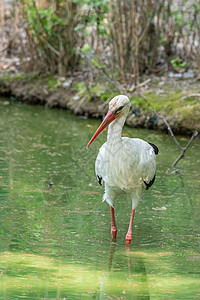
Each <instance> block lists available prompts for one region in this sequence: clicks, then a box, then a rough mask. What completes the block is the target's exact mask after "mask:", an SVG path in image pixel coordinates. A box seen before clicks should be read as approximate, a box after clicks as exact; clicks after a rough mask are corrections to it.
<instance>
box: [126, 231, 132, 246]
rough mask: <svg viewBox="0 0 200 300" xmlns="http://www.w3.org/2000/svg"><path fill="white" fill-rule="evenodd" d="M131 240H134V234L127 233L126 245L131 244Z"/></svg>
mask: <svg viewBox="0 0 200 300" xmlns="http://www.w3.org/2000/svg"><path fill="white" fill-rule="evenodd" d="M131 240H132V234H130V233H127V235H126V244H130V243H131Z"/></svg>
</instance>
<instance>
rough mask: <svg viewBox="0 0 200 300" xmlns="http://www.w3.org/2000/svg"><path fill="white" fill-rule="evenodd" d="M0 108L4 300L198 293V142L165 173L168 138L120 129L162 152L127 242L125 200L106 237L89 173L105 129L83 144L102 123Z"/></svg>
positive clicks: (106, 223)
mask: <svg viewBox="0 0 200 300" xmlns="http://www.w3.org/2000/svg"><path fill="white" fill-rule="evenodd" d="M0 110H1V118H0V128H1V131H0V220H1V224H0V239H1V243H0V279H1V280H0V299H21V298H24V299H37V298H38V299H50V298H52V299H106V300H107V299H198V298H199V295H200V291H199V286H200V281H199V269H200V265H199V262H200V256H199V244H198V243H199V209H198V208H199V188H200V184H199V168H200V166H199V164H200V160H199V146H200V142H199V140H195V141H194V142H193V144H192V145H191V148H190V149H188V154H187V156H186V158H185V159H184V160H183V161H182V162H181V163H180V174H178V175H173V176H167V175H166V173H165V171H166V170H167V168H168V166H169V165H170V164H171V163H172V162H173V160H174V159H175V158H176V157H177V156H178V154H179V151H178V150H177V149H176V146H174V144H173V141H172V140H171V138H170V137H168V136H166V135H163V134H161V133H157V132H156V133H155V132H153V131H148V130H139V129H130V128H127V127H125V128H124V136H129V137H134V136H135V137H140V138H144V139H146V140H148V141H151V142H154V143H155V144H157V145H158V147H159V149H160V152H159V155H158V158H157V162H158V167H157V178H156V182H155V184H154V186H153V187H152V189H151V190H149V191H148V192H147V193H144V195H143V198H142V201H141V202H140V204H139V206H138V209H137V211H136V214H135V219H134V229H133V240H132V245H131V246H126V245H125V235H126V232H127V228H128V223H129V219H130V211H131V206H130V205H131V204H130V203H128V202H126V198H125V197H123V196H122V197H119V199H118V201H117V202H116V206H115V208H116V210H115V212H116V223H117V228H118V235H117V240H116V241H110V209H109V206H108V205H107V204H106V203H102V202H101V199H102V195H103V189H102V187H100V186H99V185H98V183H97V182H96V178H95V175H94V161H95V158H96V155H97V153H98V149H99V147H100V145H101V144H102V143H103V142H104V141H105V137H106V136H105V133H102V135H101V136H100V137H99V139H97V140H96V142H95V143H94V144H93V147H92V148H91V149H90V150H89V151H88V150H86V149H85V146H86V144H87V142H88V141H89V139H90V137H91V136H92V134H93V132H94V131H95V129H96V128H97V125H98V124H99V122H98V121H96V120H83V119H79V118H75V117H74V116H72V115H71V114H70V113H68V112H66V111H62V110H48V109H43V108H41V107H31V106H26V105H18V104H12V105H8V106H6V107H5V106H0ZM169 153H171V155H169ZM188 174H189V176H188ZM50 181H51V182H52V184H49V182H50Z"/></svg>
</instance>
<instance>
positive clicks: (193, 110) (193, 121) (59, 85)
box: [0, 73, 200, 131]
mask: <svg viewBox="0 0 200 300" xmlns="http://www.w3.org/2000/svg"><path fill="white" fill-rule="evenodd" d="M63 80H64V81H65V78H64V79H63V78H62V80H61V78H59V77H53V76H51V75H46V76H39V75H38V74H36V73H32V74H24V73H18V74H14V75H13V74H9V73H7V74H5V75H3V76H1V77H0V84H1V82H4V83H5V82H6V85H7V86H9V85H12V83H13V82H14V83H15V86H16V85H17V84H18V83H19V84H20V85H21V86H22V85H24V87H26V88H27V87H28V88H29V89H30V90H31V95H33V90H37V91H38V92H40V91H42V90H43V89H44V90H45V93H44V94H45V95H47V93H46V91H48V93H50V94H51V93H56V94H57V95H58V96H57V97H58V98H59V92H60V90H62V93H63V90H66V93H67V92H69V91H70V93H71V94H72V95H77V96H78V97H77V99H78V101H74V102H76V105H78V106H80V105H82V106H83V105H87V106H88V103H90V101H93V100H94V99H98V101H99V102H101V101H102V104H103V103H105V102H108V101H109V100H110V99H112V98H113V97H114V96H116V95H118V94H120V93H124V94H127V95H128V96H129V98H130V100H131V104H132V109H139V110H140V111H144V112H147V113H151V114H152V113H154V111H155V110H156V111H157V112H158V113H159V114H162V115H164V116H165V117H166V118H171V119H175V122H177V123H178V124H181V127H182V125H183V127H185V128H188V129H190V131H192V130H194V129H197V130H200V128H199V127H200V125H199V124H200V99H199V96H190V95H192V94H194V93H196V94H198V95H199V91H200V82H199V81H196V82H189V81H187V80H185V81H179V82H178V81H171V82H168V81H167V80H166V81H165V82H162V86H160V81H159V80H158V79H156V80H155V79H154V81H152V82H151V84H149V86H148V87H145V88H143V89H140V90H135V91H133V92H126V91H124V90H123V92H122V91H119V90H117V89H116V88H115V87H114V86H111V85H110V83H109V82H104V83H102V82H97V83H95V84H91V83H90V82H86V81H83V80H80V79H77V78H70V84H69V85H67V87H65V86H64V85H63V82H64V81H63ZM66 81H68V78H66ZM28 88H27V93H28ZM64 93H65V92H64ZM187 95H188V97H187ZM37 96H38V95H36V97H37ZM44 97H46V96H44ZM27 98H28V96H27ZM57 102H59V99H57ZM74 105H75V103H74ZM74 105H73V107H74ZM57 106H59V103H58V105H57ZM100 115H102V114H100Z"/></svg>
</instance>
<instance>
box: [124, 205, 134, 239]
mask: <svg viewBox="0 0 200 300" xmlns="http://www.w3.org/2000/svg"><path fill="white" fill-rule="evenodd" d="M134 213H135V209H132V212H131V219H130V223H129V228H128V232H127V235H126V243H127V244H130V242H131V239H132V228H133V218H134Z"/></svg>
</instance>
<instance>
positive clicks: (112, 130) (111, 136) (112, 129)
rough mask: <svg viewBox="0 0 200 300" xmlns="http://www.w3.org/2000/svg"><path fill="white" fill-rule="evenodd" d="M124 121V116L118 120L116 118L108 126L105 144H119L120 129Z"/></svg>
mask: <svg viewBox="0 0 200 300" xmlns="http://www.w3.org/2000/svg"><path fill="white" fill-rule="evenodd" d="M125 121H126V116H121V117H120V118H116V119H115V120H114V121H113V122H112V123H110V125H109V126H108V135H107V142H108V143H109V144H112V143H115V144H116V143H117V142H121V137H122V128H123V126H124V123H125Z"/></svg>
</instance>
